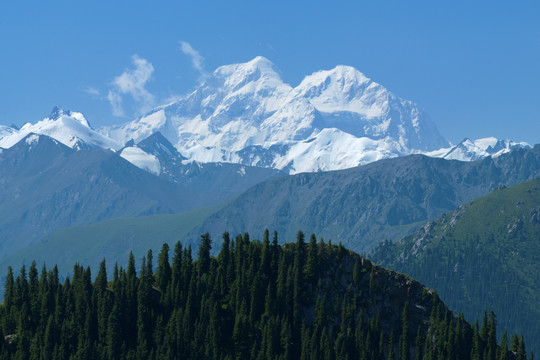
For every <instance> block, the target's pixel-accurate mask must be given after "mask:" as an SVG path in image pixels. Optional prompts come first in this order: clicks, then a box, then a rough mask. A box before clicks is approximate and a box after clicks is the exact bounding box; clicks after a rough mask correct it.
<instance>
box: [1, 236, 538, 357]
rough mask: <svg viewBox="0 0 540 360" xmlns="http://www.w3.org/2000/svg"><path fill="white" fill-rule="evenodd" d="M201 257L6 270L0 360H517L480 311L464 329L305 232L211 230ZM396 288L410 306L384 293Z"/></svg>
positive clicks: (403, 284)
mask: <svg viewBox="0 0 540 360" xmlns="http://www.w3.org/2000/svg"><path fill="white" fill-rule="evenodd" d="M211 248H212V240H211V239H210V236H209V235H208V234H204V235H202V236H201V240H200V246H199V248H198V253H197V259H196V260H195V259H194V258H193V254H192V249H191V246H188V247H183V246H182V244H181V243H180V242H179V243H177V244H176V245H175V247H174V249H172V254H170V252H171V251H170V248H169V246H168V244H163V246H162V248H161V251H160V252H159V254H158V256H157V264H156V266H154V256H153V253H152V251H151V250H149V251H148V253H147V254H146V256H144V257H143V258H142V262H141V264H140V267H139V270H138V271H137V266H136V264H135V258H134V256H133V254H130V256H129V260H128V264H127V267H126V268H123V267H119V266H118V265H117V264H116V265H115V266H114V271H113V274H112V277H111V278H109V276H108V274H107V269H106V264H105V260H103V261H102V262H101V264H100V267H99V270H98V273H97V276H96V277H95V280H94V281H92V278H93V277H92V274H91V270H90V268H89V267H86V268H84V267H83V266H81V265H79V264H75V265H74V267H73V275H72V277H71V278H66V280H65V281H64V282H63V283H61V282H60V281H59V275H58V269H57V267H56V266H55V267H54V268H52V270H50V269H47V267H46V266H45V265H44V266H43V267H42V269H41V271H38V269H37V266H36V263H35V262H34V263H32V265H31V266H30V267H29V268H28V270H27V269H26V267H25V266H23V267H22V268H21V270H20V272H19V273H18V275H17V276H16V277H15V274H14V273H13V270H12V269H11V268H9V269H8V275H7V278H6V283H5V291H4V303H3V304H1V305H0V321H1V322H0V339H5V341H0V360H3V359H66V360H67V359H306V360H307V359H336V360H337V359H366V360H367V359H373V360H387V359H388V360H397V359H399V360H424V359H425V360H431V359H433V360H436V359H437V360H438V359H449V360H450V359H456V360H457V359H471V360H505V359H518V360H526V359H527V356H526V355H525V354H526V353H525V344H524V340H523V337H519V338H518V337H517V336H512V337H511V339H510V341H509V339H508V336H507V335H506V333H505V334H504V335H503V337H502V341H501V343H500V344H497V335H496V317H495V314H493V313H492V312H490V313H489V314H488V313H486V314H485V316H484V319H483V320H482V323H481V325H480V326H479V325H478V323H475V324H474V325H470V324H469V323H467V322H466V321H465V319H464V318H463V315H459V316H455V315H454V314H453V313H452V312H450V311H449V310H448V308H447V307H446V306H445V305H444V303H443V302H442V301H441V300H440V299H439V298H438V296H437V294H436V293H435V292H433V291H430V290H428V289H426V288H423V287H422V290H421V291H420V292H414V291H415V290H414V289H416V288H417V287H418V286H419V285H415V284H416V283H413V282H412V279H410V278H407V277H406V276H404V275H401V274H396V273H393V272H391V271H388V270H386V269H383V268H381V267H379V266H377V265H375V264H372V263H371V262H370V261H368V260H367V259H365V258H363V257H361V256H360V255H357V254H355V253H352V252H351V251H348V250H346V249H345V248H344V247H343V246H342V245H333V244H331V243H330V242H329V243H325V242H324V241H322V240H319V241H318V240H317V239H316V237H315V236H314V235H312V236H311V237H310V239H309V241H308V242H307V243H306V242H305V239H304V234H303V233H302V232H299V233H298V236H297V239H296V242H295V243H290V244H285V245H278V240H277V234H276V233H274V235H273V238H272V239H271V240H270V234H269V232H268V231H265V232H264V236H263V240H262V241H259V240H251V239H250V237H249V234H247V233H246V234H244V235H239V236H237V237H236V238H234V240H233V239H231V238H230V236H229V234H228V233H224V234H223V242H222V246H221V250H220V252H219V253H218V255H217V256H215V257H214V256H211V254H210V253H211ZM170 255H172V256H170ZM170 257H172V261H170ZM411 284H413V285H411ZM400 288H402V289H403V288H407V289H408V290H407V291H409V292H411V294H410V296H409V297H404V296H393V295H391V294H394V293H395V294H398V291H401V290H399V289H400ZM424 313H425V316H420V315H419V314H424ZM509 342H510V345H509ZM530 359H531V360H532V354H531V356H530Z"/></svg>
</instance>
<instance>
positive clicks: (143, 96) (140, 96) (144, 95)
mask: <svg viewBox="0 0 540 360" xmlns="http://www.w3.org/2000/svg"><path fill="white" fill-rule="evenodd" d="M131 59H132V61H133V65H135V69H126V70H124V72H123V73H122V74H121V75H119V76H117V77H115V78H114V80H113V82H112V84H113V86H114V90H111V91H109V94H108V95H107V98H108V99H109V102H110V104H111V107H112V108H113V114H114V115H115V116H123V115H124V114H125V112H124V110H123V108H122V96H121V95H130V96H131V97H132V98H133V100H135V102H137V104H138V105H139V111H141V112H144V111H147V110H149V109H150V108H151V107H152V106H153V105H154V104H155V97H154V95H152V94H151V93H150V92H149V91H148V90H147V89H146V83H147V82H148V81H149V80H150V79H151V78H152V74H153V73H154V67H153V66H152V64H151V63H150V62H149V61H147V60H146V59H143V58H140V57H139V56H137V55H133V56H132V57H131ZM119 114H122V115H119Z"/></svg>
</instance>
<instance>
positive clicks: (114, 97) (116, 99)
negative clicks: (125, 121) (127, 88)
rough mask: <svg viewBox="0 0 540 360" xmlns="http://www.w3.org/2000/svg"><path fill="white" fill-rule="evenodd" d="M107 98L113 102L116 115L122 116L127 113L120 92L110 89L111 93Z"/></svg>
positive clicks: (113, 110)
mask: <svg viewBox="0 0 540 360" xmlns="http://www.w3.org/2000/svg"><path fill="white" fill-rule="evenodd" d="M107 99H108V100H109V103H110V104H111V107H112V112H113V115H114V116H118V117H122V116H125V115H126V113H125V111H124V108H123V107H122V96H120V94H118V93H116V92H114V91H109V94H107Z"/></svg>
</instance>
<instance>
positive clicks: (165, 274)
mask: <svg viewBox="0 0 540 360" xmlns="http://www.w3.org/2000/svg"><path fill="white" fill-rule="evenodd" d="M171 277H172V271H171V266H170V264H169V245H168V244H167V243H164V244H163V246H162V247H161V251H160V252H159V256H158V267H157V271H156V282H157V284H158V286H159V288H160V290H161V291H162V293H165V292H166V291H167V287H168V285H169V283H170V282H171Z"/></svg>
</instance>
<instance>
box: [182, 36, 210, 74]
mask: <svg viewBox="0 0 540 360" xmlns="http://www.w3.org/2000/svg"><path fill="white" fill-rule="evenodd" d="M180 49H181V50H182V52H183V53H184V54H186V55H187V56H189V57H190V58H191V65H192V66H193V68H194V69H195V70H197V71H198V72H200V73H201V76H202V77H205V76H206V71H205V70H204V57H202V56H201V54H199V52H198V51H197V50H195V49H194V48H193V46H191V44H190V43H188V42H187V41H180Z"/></svg>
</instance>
